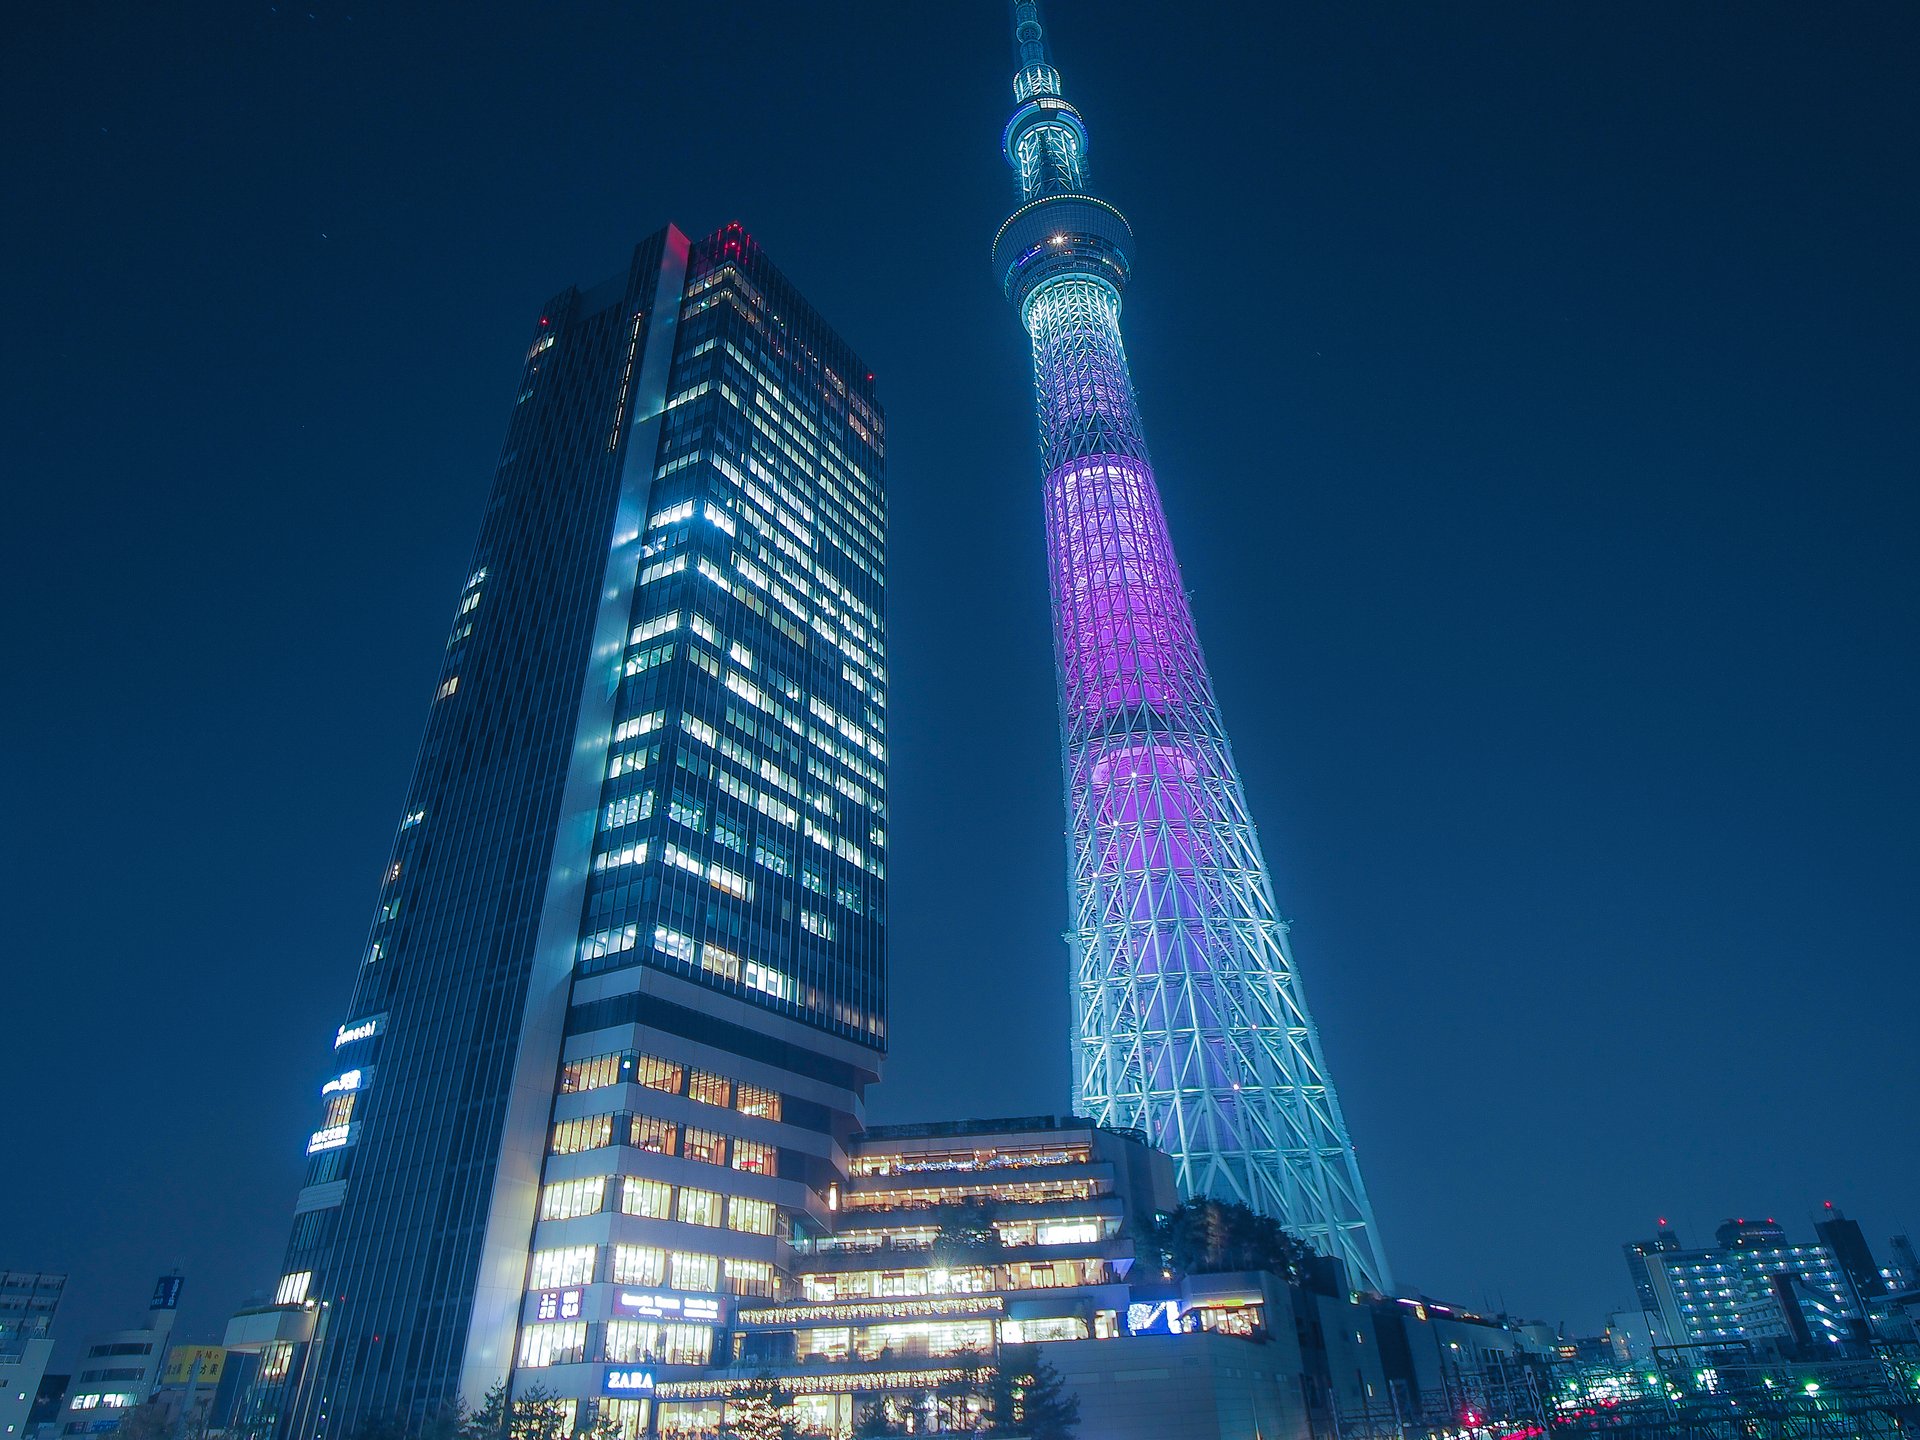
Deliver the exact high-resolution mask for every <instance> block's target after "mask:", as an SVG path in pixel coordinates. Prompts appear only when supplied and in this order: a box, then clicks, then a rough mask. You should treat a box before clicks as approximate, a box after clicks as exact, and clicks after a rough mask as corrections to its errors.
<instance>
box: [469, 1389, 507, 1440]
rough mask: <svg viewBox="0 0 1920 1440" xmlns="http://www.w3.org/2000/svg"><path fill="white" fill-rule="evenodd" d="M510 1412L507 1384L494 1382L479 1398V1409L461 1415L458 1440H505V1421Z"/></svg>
mask: <svg viewBox="0 0 1920 1440" xmlns="http://www.w3.org/2000/svg"><path fill="white" fill-rule="evenodd" d="M511 1412H512V1402H511V1401H509V1400H508V1399H507V1382H506V1381H504V1380H500V1381H496V1382H495V1383H494V1385H493V1388H492V1389H490V1390H488V1391H487V1393H486V1394H485V1395H484V1396H482V1397H481V1399H480V1408H479V1409H477V1410H472V1411H464V1413H463V1414H462V1417H461V1422H460V1435H459V1440H507V1420H508V1417H509V1416H510V1414H511Z"/></svg>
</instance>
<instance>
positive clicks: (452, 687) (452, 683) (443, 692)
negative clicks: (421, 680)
mask: <svg viewBox="0 0 1920 1440" xmlns="http://www.w3.org/2000/svg"><path fill="white" fill-rule="evenodd" d="M459 688H460V677H459V676H458V675H449V676H448V677H447V681H446V684H444V685H442V686H441V687H440V689H439V690H438V691H437V692H435V694H434V697H433V698H434V699H436V700H444V699H446V698H447V697H448V696H449V695H451V694H453V692H454V691H456V690H458V689H459Z"/></svg>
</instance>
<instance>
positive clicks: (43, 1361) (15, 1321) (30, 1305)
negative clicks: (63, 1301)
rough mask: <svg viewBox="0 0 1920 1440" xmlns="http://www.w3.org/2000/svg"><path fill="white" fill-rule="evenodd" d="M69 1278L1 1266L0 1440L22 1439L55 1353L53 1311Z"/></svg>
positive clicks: (57, 1305)
mask: <svg viewBox="0 0 1920 1440" xmlns="http://www.w3.org/2000/svg"><path fill="white" fill-rule="evenodd" d="M66 1283H67V1277H66V1276H64V1275H47V1274H42V1273H40V1272H37V1271H32V1270H3V1271H0V1440H19V1437H21V1436H23V1435H25V1434H26V1432H27V1417H28V1415H29V1414H30V1413H31V1412H32V1410H33V1405H34V1400H35V1398H36V1397H37V1396H38V1395H39V1393H40V1383H41V1381H42V1380H43V1379H44V1378H45V1377H46V1373H47V1362H48V1361H49V1360H50V1359H51V1358H52V1357H53V1312H54V1311H55V1310H57V1309H58V1308H59V1306H60V1293H61V1291H62V1290H63V1289H65V1287H66Z"/></svg>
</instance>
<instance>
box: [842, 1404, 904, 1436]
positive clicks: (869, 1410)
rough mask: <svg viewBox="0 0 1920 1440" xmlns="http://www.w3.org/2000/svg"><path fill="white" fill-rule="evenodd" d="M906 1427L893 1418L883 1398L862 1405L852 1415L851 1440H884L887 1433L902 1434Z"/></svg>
mask: <svg viewBox="0 0 1920 1440" xmlns="http://www.w3.org/2000/svg"><path fill="white" fill-rule="evenodd" d="M906 1433H907V1427H906V1426H905V1425H904V1424H903V1423H901V1422H900V1421H899V1420H896V1419H895V1418H894V1415H893V1412H892V1410H890V1409H889V1408H888V1406H887V1402H886V1401H884V1400H875V1401H874V1402H873V1403H872V1404H870V1405H865V1406H862V1407H861V1409H860V1413H859V1414H858V1415H857V1416H855V1417H854V1421H853V1440H884V1437H886V1436H889V1435H904V1434H906Z"/></svg>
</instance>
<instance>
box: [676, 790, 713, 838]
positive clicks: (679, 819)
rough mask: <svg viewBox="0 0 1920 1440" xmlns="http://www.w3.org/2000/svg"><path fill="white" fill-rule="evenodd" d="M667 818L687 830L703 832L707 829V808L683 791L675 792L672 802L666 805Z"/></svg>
mask: <svg viewBox="0 0 1920 1440" xmlns="http://www.w3.org/2000/svg"><path fill="white" fill-rule="evenodd" d="M667 818H668V819H670V820H672V821H673V823H674V824H676V825H684V826H686V827H687V828H688V829H689V830H693V831H699V832H704V831H705V830H706V828H707V807H706V806H705V805H702V804H701V803H700V802H699V801H698V800H695V799H694V798H693V797H692V796H691V795H688V794H686V793H685V792H684V791H681V790H675V791H674V792H673V799H672V801H671V802H669V804H668V805H667Z"/></svg>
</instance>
